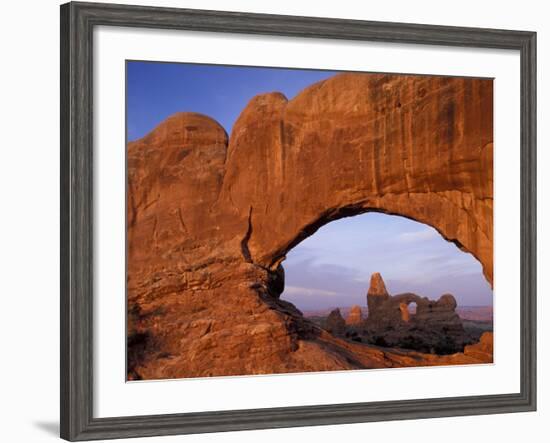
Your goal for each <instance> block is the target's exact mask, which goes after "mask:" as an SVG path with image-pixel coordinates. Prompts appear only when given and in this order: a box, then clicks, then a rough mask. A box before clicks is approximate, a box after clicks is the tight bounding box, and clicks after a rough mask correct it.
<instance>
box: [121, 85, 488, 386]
mask: <svg viewBox="0 0 550 443" xmlns="http://www.w3.org/2000/svg"><path fill="white" fill-rule="evenodd" d="M492 105H493V91H492V81H491V80H487V79H472V78H450V77H432V76H405V75H387V74H342V75H337V76H335V77H333V78H331V79H328V80H326V81H323V82H320V83H317V84H315V85H312V86H311V87H309V88H307V89H305V90H304V91H302V92H301V93H300V94H299V95H298V96H297V97H295V98H294V99H292V100H290V101H287V99H286V98H285V97H284V96H283V95H282V94H279V93H270V94H264V95H260V96H257V97H255V98H253V99H252V100H251V102H250V103H249V104H248V106H247V107H246V108H245V109H244V110H243V112H242V113H241V115H240V117H239V119H238V121H237V122H236V123H235V125H234V127H233V130H232V133H231V137H230V138H229V141H228V139H227V134H226V133H225V131H224V129H223V128H222V127H221V126H220V125H219V124H218V123H216V122H215V121H214V120H212V119H210V118H208V117H206V116H202V115H199V114H190V113H182V114H176V115H174V116H172V117H171V118H169V119H167V120H166V121H165V122H164V123H162V124H161V125H159V127H157V128H156V129H155V130H154V131H152V132H151V133H150V134H149V135H147V136H146V137H144V138H142V139H140V140H138V141H136V142H131V143H129V145H128V300H129V305H130V309H134V311H135V313H136V314H135V316H136V320H135V321H134V322H129V326H130V327H131V328H133V329H132V331H134V332H136V331H137V332H136V333H140V334H141V333H144V332H143V331H145V332H147V334H149V335H148V336H151V337H152V339H151V341H150V343H148V344H145V345H140V346H141V348H140V349H145V351H143V352H142V351H140V352H141V354H140V355H139V356H135V358H136V363H135V364H134V365H133V366H132V367H133V368H134V369H135V373H136V374H138V375H139V376H140V377H144V378H163V377H181V376H195V375H214V374H241V373H265V372H289V371H295V370H298V371H300V370H323V369H342V368H346V367H383V366H384V365H389V364H391V363H388V360H384V359H382V360H383V362H381V361H382V360H380V359H378V360H377V359H376V358H374V357H373V356H372V354H369V355H368V356H365V355H366V354H365V353H367V354H368V352H370V351H368V352H367V351H365V349H364V348H361V349H360V350H355V351H354V352H355V354H353V358H352V357H350V356H349V355H348V354H346V353H349V349H348V348H349V346H350V345H348V344H344V343H340V342H334V339H333V338H330V337H328V338H327V337H326V336H324V335H323V333H322V332H319V331H317V330H316V329H315V328H314V327H313V326H312V325H311V324H308V322H305V321H304V320H303V318H301V315H300V313H299V312H298V311H296V309H295V308H294V307H293V306H292V305H290V304H288V303H285V302H282V301H280V300H277V297H273V296H274V295H275V296H277V295H278V294H280V292H282V285H281V279H280V269H279V267H278V265H279V264H280V262H281V260H283V259H284V256H285V254H286V252H287V251H288V250H289V249H291V248H292V247H293V246H295V245H296V244H297V243H298V242H299V241H301V240H302V239H303V238H305V237H307V236H308V235H311V234H312V233H313V232H315V230H316V229H318V228H319V227H320V226H322V225H323V224H325V223H328V222H330V221H331V220H335V219H337V218H340V217H344V216H350V215H355V214H359V213H363V212H368V211H378V212H385V213H389V214H396V215H401V216H404V217H408V218H411V219H414V220H416V221H419V222H422V223H425V224H428V225H430V226H432V227H434V228H435V229H436V230H437V231H438V232H439V233H440V234H441V235H442V236H443V237H444V238H445V239H447V240H448V241H452V242H454V243H455V244H457V245H458V246H459V247H460V248H462V249H463V250H465V251H468V252H470V253H472V254H473V255H474V256H475V257H476V258H477V259H478V260H479V261H480V262H481V264H482V266H483V271H484V274H485V276H486V278H487V279H488V280H489V282H491V283H492V275H493V259H492V238H493V227H492V226H493V161H492V159H493V149H492V147H493V129H492V121H493V114H492ZM134 311H132V312H134ZM243 325H244V326H243ZM140 331H141V332H140ZM224 331H225V332H224ZM238 331H241V332H238ZM329 348H330V349H332V350H331V351H330V352H329V351H328V349H329ZM160 350H162V351H160ZM358 353H359V354H358ZM129 354H130V355H133V354H132V353H131V352H130V353H129ZM142 354H143V355H142ZM163 355H169V356H170V357H166V359H165V360H166V361H165V360H163V359H162V358H161V356H163ZM220 355H223V362H222V360H221V359H220ZM266 355H268V356H270V357H269V358H267V357H266ZM312 355H315V358H313V359H312V358H311V357H312ZM357 355H363V357H360V358H359V357H357ZM199 356H200V358H199ZM244 356H246V358H244ZM138 357H139V358H138ZM350 358H351V360H350ZM354 359H359V360H360V361H359V360H354ZM313 361H314V362H315V363H312V362H313ZM350 362H351V363H350ZM312 365H313V366H312ZM369 365H370V366H369Z"/></svg>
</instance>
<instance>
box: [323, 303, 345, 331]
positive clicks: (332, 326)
mask: <svg viewBox="0 0 550 443" xmlns="http://www.w3.org/2000/svg"><path fill="white" fill-rule="evenodd" d="M325 329H326V330H327V331H328V332H330V333H331V334H333V335H343V334H344V333H345V331H346V322H345V320H344V317H342V314H341V313H340V309H338V308H336V309H334V310H333V311H331V312H330V314H329V315H328V317H327V321H326V327H325Z"/></svg>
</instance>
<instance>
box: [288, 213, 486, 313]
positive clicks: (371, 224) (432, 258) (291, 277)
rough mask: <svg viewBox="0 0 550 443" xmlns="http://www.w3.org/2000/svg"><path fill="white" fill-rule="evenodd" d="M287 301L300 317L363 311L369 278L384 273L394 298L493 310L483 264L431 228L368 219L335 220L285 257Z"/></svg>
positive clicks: (378, 217)
mask: <svg viewBox="0 0 550 443" xmlns="http://www.w3.org/2000/svg"><path fill="white" fill-rule="evenodd" d="M283 266H284V268H285V271H286V272H285V277H286V282H285V292H284V293H283V295H282V298H283V299H285V300H288V301H291V302H292V303H294V304H295V305H296V306H297V307H298V308H300V309H302V310H314V309H321V308H328V307H336V306H351V305H353V304H358V305H361V306H365V305H366V293H367V290H368V286H369V281H370V276H371V274H372V273H374V272H380V273H381V274H382V277H383V278H384V281H385V282H386V287H387V288H388V291H389V292H390V293H391V294H398V293H401V292H414V293H416V294H418V295H421V296H426V297H429V298H432V299H434V298H435V299H437V298H439V296H441V295H442V294H444V293H451V294H453V295H454V296H455V297H456V299H457V302H458V304H459V305H462V306H475V305H482V306H484V305H492V303H493V302H492V297H493V296H492V290H491V287H490V285H489V284H488V283H487V281H486V280H485V277H484V276H483V274H482V269H481V264H480V263H479V262H478V261H477V260H476V259H475V258H474V257H473V256H472V255H471V254H468V253H465V252H462V251H460V250H459V249H458V248H457V247H456V246H455V245H454V244H452V243H449V242H447V241H446V240H444V239H443V237H441V235H439V233H438V232H437V231H436V230H435V229H433V228H432V227H430V226H427V225H425V224H422V223H418V222H415V221H412V220H409V219H407V218H404V217H399V216H394V215H386V214H379V213H367V214H362V215H357V216H355V217H349V218H343V219H340V220H336V221H333V222H331V223H329V224H327V225H325V226H323V227H322V228H321V229H319V230H318V231H317V232H316V233H315V234H314V235H312V236H311V237H308V238H307V239H305V240H304V241H303V242H302V243H300V244H299V245H298V246H296V247H295V248H294V249H293V250H292V251H290V252H289V253H288V255H287V259H286V260H285V261H284V262H283Z"/></svg>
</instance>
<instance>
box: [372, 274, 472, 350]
mask: <svg viewBox="0 0 550 443" xmlns="http://www.w3.org/2000/svg"><path fill="white" fill-rule="evenodd" d="M411 303H414V304H416V312H415V313H414V314H411V313H410V311H409V305H410V304H411ZM367 305H368V309H369V315H368V317H367V319H366V321H365V325H364V335H365V336H366V337H367V339H368V341H369V342H370V343H375V344H378V345H381V346H389V347H400V348H409V349H415V350H418V351H422V352H429V353H435V354H453V353H455V352H458V351H462V350H463V349H464V343H465V332H464V327H463V326H462V320H461V319H460V317H459V316H458V314H457V313H456V312H455V309H456V300H455V298H454V297H453V296H452V295H451V294H444V295H442V296H441V297H440V298H439V300H437V301H434V300H430V299H428V298H427V297H420V296H418V295H416V294H412V293H404V294H398V295H394V296H391V295H389V294H388V292H387V290H386V285H385V284H384V281H383V280H382V276H381V275H380V274H378V273H376V274H373V275H372V277H371V285H370V287H369V291H368V294H367Z"/></svg>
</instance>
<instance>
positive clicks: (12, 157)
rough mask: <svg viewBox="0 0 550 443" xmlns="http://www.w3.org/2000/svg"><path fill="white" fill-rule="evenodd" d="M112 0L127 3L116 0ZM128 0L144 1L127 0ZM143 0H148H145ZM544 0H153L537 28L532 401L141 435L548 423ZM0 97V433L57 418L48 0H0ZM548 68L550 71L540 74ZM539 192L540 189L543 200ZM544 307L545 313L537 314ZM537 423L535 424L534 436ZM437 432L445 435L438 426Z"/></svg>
mask: <svg viewBox="0 0 550 443" xmlns="http://www.w3.org/2000/svg"><path fill="white" fill-rule="evenodd" d="M121 3H125V2H122V1H121ZM131 3H142V2H139V1H133V2H131ZM145 3H146V2H145ZM544 3H545V2H537V1H523V2H510V3H509V2H505V1H498V2H497V1H490V2H489V1H487V2H479V1H466V0H464V1H461V2H459V3H458V2H455V3H452V4H449V3H446V2H428V1H421V0H418V1H416V2H408V1H400V0H394V1H393V2H381V3H380V4H378V5H374V4H368V5H367V4H364V5H363V3H361V2H356V1H352V0H350V1H346V0H339V1H338V2H334V1H327V2H322V1H315V2H305V1H302V2H297V1H282V0H279V1H278V2H263V3H262V4H259V2H253V1H244V0H243V1H238V0H231V1H230V2H228V1H222V0H220V1H214V0H202V1H161V2H156V4H157V5H166V6H181V7H195V8H199V7H201V8H208V9H230V10H240V11H254V12H267V13H282V14H295V15H317V16H327V17H329V16H330V17H341V18H358V19H368V20H386V21H405V22H418V23H433V24H447V25H464V26H481V27H497V28H515V29H527V30H536V31H538V33H539V36H538V44H539V51H538V55H539V65H538V77H539V85H538V91H539V116H538V118H539V147H540V148H541V149H539V251H540V252H539V289H538V291H539V323H538V324H539V330H538V334H539V411H538V412H537V413H529V414H509V415H500V416H484V417H461V418H448V419H431V420H428V421H426V420H420V421H405V422H388V423H374V424H357V425H347V426H327V427H322V428H298V429H284V430H271V431H250V432H244V433H226V434H209V435H201V436H185V437H166V438H162V439H161V438H157V439H149V440H148V441H151V442H152V441H165V442H169V441H187V442H195V441H196V442H207V441H222V442H248V441H250V442H252V441H257V440H258V439H260V440H262V441H267V442H269V441H273V442H275V441H277V442H279V441H281V440H282V439H284V440H287V441H294V440H315V441H332V440H335V439H361V440H366V439H369V440H371V439H372V440H382V439H383V440H384V441H388V438H390V437H391V441H397V440H400V439H407V440H408V441H412V442H414V441H422V442H440V441H442V440H445V441H447V442H455V441H456V442H459V441H460V442H462V441H464V440H465V439H468V440H469V441H483V440H490V441H505V442H506V441H521V440H525V439H526V438H530V437H531V438H533V437H535V439H534V441H542V440H543V439H544V437H543V436H542V435H541V434H543V433H544V431H545V430H547V429H548V420H549V419H550V412H549V407H550V406H548V402H549V401H550V391H549V389H548V382H547V380H545V377H544V373H547V372H548V366H549V362H550V350H549V349H548V347H547V346H546V340H545V337H546V336H547V335H548V332H549V329H548V325H547V324H544V323H543V318H545V317H547V316H548V312H547V311H548V309H549V308H548V305H549V304H548V301H547V299H546V298H545V292H548V288H549V283H550V281H549V279H548V276H547V275H546V276H545V275H544V269H545V267H546V268H548V265H549V263H548V259H547V255H546V254H545V253H543V252H542V250H543V249H546V248H547V247H548V246H549V245H548V239H549V235H548V233H546V234H545V233H544V232H543V229H542V226H544V225H545V224H547V223H548V217H549V215H550V212H549V211H550V208H549V205H550V201H549V199H548V198H547V197H546V198H545V194H546V193H545V189H548V186H549V185H550V179H549V178H548V175H547V174H543V173H542V171H544V170H545V169H546V168H548V166H549V165H548V164H549V162H550V158H549V156H550V154H548V150H547V149H542V148H543V147H544V146H548V145H549V144H550V136H549V135H548V133H545V132H544V129H545V125H544V122H545V121H549V118H550V113H549V111H548V109H549V108H548V105H547V103H548V101H549V100H550V96H549V93H548V91H549V87H548V85H547V84H545V82H544V81H543V77H544V76H545V74H546V71H547V68H548V63H549V61H550V56H549V55H547V54H550V50H549V49H550V48H549V43H550V31H549V30H548V25H550V20H549V15H548V12H547V11H546V10H543V8H544ZM2 14H3V18H4V21H3V26H2V28H1V32H2V38H1V40H0V41H1V42H2V43H1V49H2V52H3V54H2V56H3V57H2V62H3V63H2V69H1V70H0V88H1V91H0V97H1V99H0V103H1V108H0V109H1V112H2V118H1V119H0V121H1V122H2V124H1V126H0V127H1V129H2V139H1V140H2V143H1V148H2V151H1V152H2V161H1V162H0V190H1V191H0V192H1V194H0V195H1V202H2V206H1V208H2V211H1V213H0V215H1V217H0V254H1V255H0V257H1V262H0V269H1V272H0V277H1V278H2V286H1V295H2V302H3V303H2V305H1V306H2V311H1V312H2V314H3V315H2V317H1V320H0V328H1V330H0V332H1V341H0V343H1V344H2V353H1V355H2V359H1V364H0V383H1V384H2V389H1V391H0V398H1V400H0V402H1V403H0V405H1V408H2V410H1V411H0V412H1V413H2V427H1V428H0V438H1V439H2V440H3V441H9V442H16V441H21V442H40V441H47V440H52V441H53V440H54V439H55V438H56V434H57V427H58V425H57V423H58V408H59V402H58V388H59V385H58V360H59V351H58V332H59V328H58V322H59V315H58V300H59V296H58V290H59V283H58V280H59V278H58V275H59V261H58V254H59V248H58V240H59V235H58V230H59V224H58V218H59V215H58V212H59V204H58V192H59V178H58V177H59V166H58V163H59V162H58V153H59V150H58V141H59V135H58V133H59V120H58V114H59V112H58V111H59V105H58V103H59V98H58V97H59V90H58V77H59V55H58V54H59V31H58V23H59V18H58V17H59V11H58V3H57V2H55V1H44V0H42V1H30V0H29V1H27V2H18V3H16V2H11V3H8V4H6V5H3V11H2ZM546 77H547V78H549V77H548V75H546ZM545 200H546V201H545ZM545 314H546V315H545ZM537 434H538V435H541V436H540V437H538V438H537ZM443 436H444V437H443Z"/></svg>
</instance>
